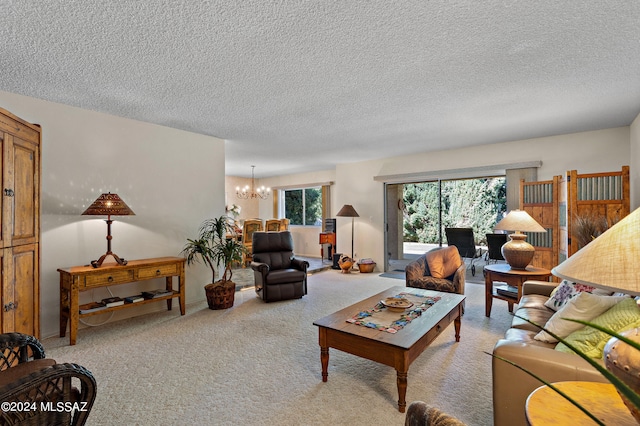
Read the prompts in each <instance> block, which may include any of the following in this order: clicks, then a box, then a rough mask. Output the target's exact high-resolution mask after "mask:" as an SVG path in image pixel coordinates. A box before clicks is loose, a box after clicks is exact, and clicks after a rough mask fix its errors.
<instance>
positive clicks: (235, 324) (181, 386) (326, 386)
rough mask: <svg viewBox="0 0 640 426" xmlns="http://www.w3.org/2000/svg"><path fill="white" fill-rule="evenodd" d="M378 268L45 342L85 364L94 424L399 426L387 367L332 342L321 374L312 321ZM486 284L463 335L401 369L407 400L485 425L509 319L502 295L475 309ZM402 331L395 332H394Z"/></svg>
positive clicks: (369, 288)
mask: <svg viewBox="0 0 640 426" xmlns="http://www.w3.org/2000/svg"><path fill="white" fill-rule="evenodd" d="M398 284H399V283H398V280H396V279H392V278H384V277H380V276H378V275H377V274H358V273H355V274H348V275H345V274H341V273H339V272H338V271H333V270H329V271H325V272H321V273H317V274H314V275H312V276H310V277H309V285H308V287H309V294H308V295H306V296H304V297H303V298H302V299H299V300H290V301H283V302H276V303H269V304H267V303H264V302H263V301H261V300H259V299H257V298H256V297H255V293H254V292H253V290H245V291H241V292H237V293H236V302H235V306H234V307H233V308H231V309H228V310H223V311H212V310H209V309H208V308H207V306H206V302H202V303H197V304H193V305H190V306H188V307H187V315H185V316H180V315H179V314H177V312H176V311H175V309H174V310H173V311H171V312H167V311H163V312H158V313H153V314H148V315H143V316H140V317H137V318H133V319H128V320H123V321H118V322H114V323H108V324H105V325H103V326H100V327H95V328H91V329H83V330H80V331H79V335H78V343H77V345H75V346H69V345H68V339H59V338H49V339H46V340H44V342H43V343H44V345H45V349H46V351H47V357H49V358H53V359H56V360H57V361H58V362H75V363H78V364H81V365H84V366H85V367H87V368H88V369H89V370H91V371H92V372H93V374H94V375H95V377H96V380H97V383H98V392H97V398H96V402H95V405H94V408H93V410H92V412H91V415H90V416H89V422H88V423H89V424H91V425H123V424H127V425H151V424H153V425H183V424H198V425H235V424H254V425H391V424H395V425H402V424H404V423H403V422H404V414H402V413H399V412H398V410H397V399H398V394H397V387H396V372H395V370H394V369H393V368H390V367H386V366H383V365H380V364H377V363H375V362H372V361H368V360H365V359H362V358H359V357H355V356H353V355H350V354H346V353H343V352H340V351H337V350H334V349H331V350H330V361H329V380H328V382H327V383H323V382H322V377H321V365H320V348H319V346H318V330H317V327H315V326H314V325H313V321H314V320H316V319H318V318H321V317H323V316H325V315H328V314H330V313H333V312H334V311H336V310H338V309H341V308H344V307H346V306H348V305H350V304H353V303H355V302H357V301H359V300H361V299H364V298H366V297H369V296H371V295H373V294H376V293H378V292H380V291H382V290H385V289H386V288H389V287H391V286H395V285H398ZM483 289H484V288H483V286H482V285H477V284H468V285H467V286H466V295H467V302H466V313H465V315H464V317H463V319H462V329H461V340H460V342H459V343H455V338H454V329H453V325H451V326H449V327H448V328H447V329H445V330H444V331H443V332H442V334H441V335H440V336H438V338H437V339H436V340H435V341H434V342H433V343H432V344H431V346H430V347H428V348H427V349H426V350H425V352H424V353H423V354H422V355H421V356H420V357H419V358H418V359H417V360H416V361H415V362H414V363H413V364H412V365H411V367H410V368H409V378H408V383H409V385H408V389H407V402H408V403H409V402H411V401H414V400H423V401H427V402H429V403H430V404H433V405H435V406H436V407H438V408H440V409H441V410H443V411H445V412H448V413H450V414H452V415H455V416H457V417H458V418H459V419H460V420H462V421H464V422H466V423H467V424H469V425H491V424H492V423H493V416H492V408H491V357H490V356H489V355H487V354H485V353H484V351H487V352H491V350H492V348H493V346H494V344H495V342H496V341H497V340H498V339H499V338H500V337H501V336H502V335H503V334H504V332H505V330H506V329H507V328H508V325H509V324H510V322H511V315H510V314H509V313H508V312H507V307H506V304H502V303H499V301H496V303H494V307H493V312H492V317H491V318H486V317H485V316H484V296H483ZM401 332H402V331H401Z"/></svg>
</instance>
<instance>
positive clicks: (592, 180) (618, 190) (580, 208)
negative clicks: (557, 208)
mask: <svg viewBox="0 0 640 426" xmlns="http://www.w3.org/2000/svg"><path fill="white" fill-rule="evenodd" d="M561 186H563V187H564V188H563V190H562V191H561V194H562V196H563V197H564V198H563V199H562V200H561V204H562V206H561V214H560V219H561V222H560V226H561V227H562V228H563V231H562V233H561V234H562V238H563V241H562V244H561V251H560V259H559V260H560V261H563V260H564V259H566V258H567V257H569V256H571V255H572V254H573V253H575V252H577V251H578V248H579V247H578V243H577V241H576V239H575V238H572V235H573V231H574V227H575V224H576V218H578V217H579V216H587V215H590V214H595V215H597V216H602V217H605V218H607V220H608V221H609V223H615V222H617V221H619V220H620V219H622V218H623V217H625V216H626V215H628V214H629V210H630V200H629V197H630V191H629V166H623V167H622V170H620V171H616V172H607V173H589V174H578V172H577V171H576V170H571V171H568V172H567V175H566V178H564V179H563V180H562V182H561ZM565 194H566V195H565ZM563 209H566V212H563V211H562V210H563Z"/></svg>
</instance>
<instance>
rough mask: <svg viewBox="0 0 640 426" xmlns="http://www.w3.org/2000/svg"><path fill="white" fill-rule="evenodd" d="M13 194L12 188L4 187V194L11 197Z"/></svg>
mask: <svg viewBox="0 0 640 426" xmlns="http://www.w3.org/2000/svg"><path fill="white" fill-rule="evenodd" d="M13 194H14V192H13V189H10V188H5V189H4V195H6V196H7V197H13Z"/></svg>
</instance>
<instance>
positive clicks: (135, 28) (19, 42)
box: [0, 0, 640, 178]
mask: <svg viewBox="0 0 640 426" xmlns="http://www.w3.org/2000/svg"><path fill="white" fill-rule="evenodd" d="M0 5H1V6H2V12H3V13H2V15H3V17H2V25H1V26H0V36H1V37H2V43H1V46H0V59H1V60H2V73H1V75H0V90H3V91H8V92H13V93H18V94H22V95H27V96H33V97H36V98H40V99H45V100H49V101H53V102H59V103H63V104H68V105H72V106H77V107H81V108H86V109H90V110H95V111H101V112H105V113H109V114H113V115H118V116H123V117H129V118H133V119H137V120H141V121H147V122H151V123H157V124H161V125H165V126H170V127H175V128H179V129H184V130H188V131H192V132H197V133H203V134H207V135H213V136H217V137H219V138H223V139H226V140H227V143H226V157H227V158H226V164H227V174H228V175H237V176H248V175H250V173H251V167H250V166H251V165H252V164H255V165H256V177H258V178H259V177H266V176H272V175H279V174H290V173H297V172H303V171H312V170H322V169H328V168H332V167H333V166H334V165H335V164H336V163H340V162H351V161H361V160H367V159H373V158H380V157H385V156H396V155H404V154H411V153H415V152H424V151H429V150H440V149H447V148H455V147H464V146H469V145H474V144H483V143H491V142H500V141H507V140H518V139H525V138H532V137H541V136H548V135H555V134H563V133H571V132H578V131H587V130H595V129H601V128H608V127H617V126H625V125H629V124H630V123H631V121H632V120H633V119H634V118H635V117H636V116H637V115H638V113H640V2H639V1H635V0H624V1H613V0H610V1H607V0H590V1H588V2H579V1H557V0H553V1H530V0H526V1H497V0H488V1H477V0H459V1H448V0H439V1H435V0H432V1H427V0H416V1H388V0H382V1H380V0H374V1H365V0H335V1H331V0H315V1H312V0H307V1H303V0H296V1H286V0H277V1H268V0H249V1H241V0H238V1H231V0H228V1H223V0H209V1H195V0H192V1H187V0H162V1H160V0H158V1H133V0H127V1H122V0H119V1H104V0H76V1H70V0H52V1H41V0H0Z"/></svg>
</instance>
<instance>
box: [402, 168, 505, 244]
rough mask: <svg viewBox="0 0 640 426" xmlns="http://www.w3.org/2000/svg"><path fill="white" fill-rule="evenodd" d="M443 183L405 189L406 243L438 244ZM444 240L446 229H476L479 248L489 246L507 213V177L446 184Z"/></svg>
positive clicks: (453, 181) (443, 220) (443, 192)
mask: <svg viewBox="0 0 640 426" xmlns="http://www.w3.org/2000/svg"><path fill="white" fill-rule="evenodd" d="M438 192H439V184H438V182H424V183H416V184H406V185H404V188H403V200H404V204H405V208H404V241H407V242H418V243H428V244H438V243H439V238H440V233H439V230H438V226H439V215H440V212H439V209H438V206H439V202H438V200H439V193H438ZM441 207H442V225H441V226H442V228H441V231H442V236H443V237H442V238H443V242H446V241H444V239H445V237H444V228H451V227H456V228H472V229H473V233H474V236H475V239H476V244H477V245H483V244H486V237H485V234H487V233H491V232H493V228H494V227H495V225H496V223H497V221H498V220H499V219H500V218H502V216H503V214H504V213H505V212H506V210H507V200H506V180H505V178H481V179H462V180H449V181H442V206H441Z"/></svg>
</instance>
